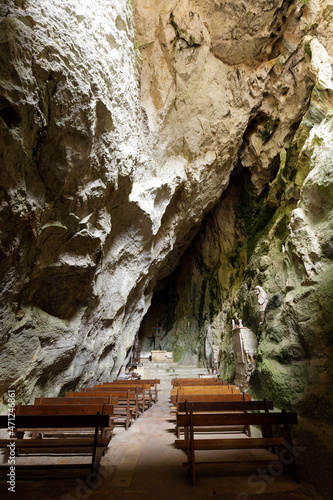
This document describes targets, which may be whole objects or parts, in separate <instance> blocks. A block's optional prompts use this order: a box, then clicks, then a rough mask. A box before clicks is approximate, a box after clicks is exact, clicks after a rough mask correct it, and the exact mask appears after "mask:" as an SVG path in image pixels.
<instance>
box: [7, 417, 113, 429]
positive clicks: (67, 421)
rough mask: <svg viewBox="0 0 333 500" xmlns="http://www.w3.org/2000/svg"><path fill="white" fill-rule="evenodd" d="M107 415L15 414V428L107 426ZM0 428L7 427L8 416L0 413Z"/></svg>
mask: <svg viewBox="0 0 333 500" xmlns="http://www.w3.org/2000/svg"><path fill="white" fill-rule="evenodd" d="M109 418H110V417H109V415H100V414H96V415H16V417H15V427H16V428H17V429H64V428H66V429H67V428H68V429H80V428H83V427H86V428H90V427H91V428H96V427H108V425H109ZM0 428H1V429H5V428H8V416H7V415H0Z"/></svg>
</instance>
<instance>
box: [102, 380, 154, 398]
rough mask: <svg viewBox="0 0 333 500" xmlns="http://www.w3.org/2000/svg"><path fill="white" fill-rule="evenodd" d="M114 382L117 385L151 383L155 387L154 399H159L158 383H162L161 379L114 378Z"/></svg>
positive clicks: (152, 387)
mask: <svg viewBox="0 0 333 500" xmlns="http://www.w3.org/2000/svg"><path fill="white" fill-rule="evenodd" d="M109 383H110V382H106V383H105V384H102V385H107V384H109ZM112 383H114V384H117V385H131V384H133V383H135V384H136V385H149V386H150V387H151V389H154V393H153V394H152V399H153V401H154V403H157V401H158V388H157V386H158V384H160V383H161V381H160V380H159V379H157V378H155V379H140V380H131V379H128V380H118V379H117V380H114V381H113V382H112Z"/></svg>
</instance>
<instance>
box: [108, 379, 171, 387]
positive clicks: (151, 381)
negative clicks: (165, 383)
mask: <svg viewBox="0 0 333 500" xmlns="http://www.w3.org/2000/svg"><path fill="white" fill-rule="evenodd" d="M105 383H106V384H110V383H112V384H113V383H114V384H129V385H131V384H140V385H143V384H148V385H150V386H151V387H152V386H154V385H155V384H160V383H161V381H160V379H158V378H155V379H147V378H144V379H140V380H118V379H117V380H114V381H113V382H105Z"/></svg>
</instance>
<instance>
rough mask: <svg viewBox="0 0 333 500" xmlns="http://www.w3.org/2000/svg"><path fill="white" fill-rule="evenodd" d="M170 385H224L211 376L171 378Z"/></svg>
mask: <svg viewBox="0 0 333 500" xmlns="http://www.w3.org/2000/svg"><path fill="white" fill-rule="evenodd" d="M171 385H172V386H173V387H177V386H179V385H183V386H184V385H224V383H223V382H222V380H221V379H219V378H216V377H212V378H173V379H172V380H171Z"/></svg>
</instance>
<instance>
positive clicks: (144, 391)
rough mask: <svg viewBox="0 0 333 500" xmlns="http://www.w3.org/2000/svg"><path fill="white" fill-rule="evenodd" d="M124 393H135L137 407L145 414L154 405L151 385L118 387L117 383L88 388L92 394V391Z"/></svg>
mask: <svg viewBox="0 0 333 500" xmlns="http://www.w3.org/2000/svg"><path fill="white" fill-rule="evenodd" d="M110 390H114V391H122V392H127V391H128V390H130V391H132V392H135V394H136V400H137V405H138V409H139V411H140V409H141V411H142V413H144V411H145V409H146V407H147V408H150V407H151V405H152V397H151V390H150V386H149V385H134V384H133V385H127V384H125V385H121V384H120V385H118V384H115V383H108V384H100V385H95V386H94V387H87V388H86V391H87V392H91V391H101V392H103V391H110Z"/></svg>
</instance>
